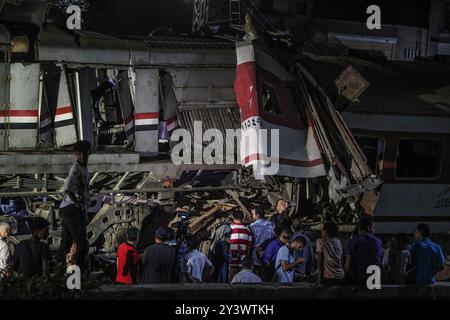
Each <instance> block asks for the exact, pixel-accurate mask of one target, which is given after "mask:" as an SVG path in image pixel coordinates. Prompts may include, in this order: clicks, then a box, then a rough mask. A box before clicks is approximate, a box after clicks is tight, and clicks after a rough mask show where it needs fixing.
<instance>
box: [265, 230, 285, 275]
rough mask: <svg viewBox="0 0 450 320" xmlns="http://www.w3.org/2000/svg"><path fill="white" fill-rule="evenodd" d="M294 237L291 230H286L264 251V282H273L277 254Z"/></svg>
mask: <svg viewBox="0 0 450 320" xmlns="http://www.w3.org/2000/svg"><path fill="white" fill-rule="evenodd" d="M291 237H292V232H291V231H290V230H289V229H285V230H283V231H282V232H281V234H280V236H279V237H278V239H275V240H273V241H272V242H270V243H269V245H268V246H267V248H265V250H264V255H263V259H262V263H263V273H262V278H263V281H264V282H269V281H272V278H273V274H274V272H275V263H276V260H277V254H278V251H279V250H280V248H281V247H283V246H284V245H286V244H287V243H288V242H289V239H291Z"/></svg>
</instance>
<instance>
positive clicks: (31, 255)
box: [0, 141, 445, 286]
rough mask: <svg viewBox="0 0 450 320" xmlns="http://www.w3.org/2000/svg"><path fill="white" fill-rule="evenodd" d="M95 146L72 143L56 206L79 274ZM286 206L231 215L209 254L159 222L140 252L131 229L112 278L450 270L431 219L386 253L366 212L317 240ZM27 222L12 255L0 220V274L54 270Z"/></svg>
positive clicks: (396, 279)
mask: <svg viewBox="0 0 450 320" xmlns="http://www.w3.org/2000/svg"><path fill="white" fill-rule="evenodd" d="M90 148H91V146H90V143H89V142H86V141H80V142H79V143H77V144H76V145H75V146H74V153H75V156H76V159H77V161H76V163H75V164H74V165H73V166H72V168H71V170H70V173H69V176H68V177H67V179H66V182H65V185H64V188H63V189H64V199H63V201H62V202H61V205H60V208H59V215H60V218H61V223H62V240H61V246H60V251H59V255H58V256H59V258H60V261H62V262H63V264H65V265H66V266H67V267H71V266H74V265H76V266H78V267H79V268H80V269H81V271H82V272H84V271H86V266H87V265H88V263H87V261H86V257H88V247H89V243H88V241H87V235H86V225H87V215H86V212H87V208H88V207H89V203H90V190H89V184H90V183H89V177H90V176H89V172H88V170H87V165H88V158H89V154H90ZM288 206H289V205H288V202H287V201H285V200H283V199H280V200H278V201H277V203H276V206H275V211H274V212H273V213H272V214H271V215H270V218H269V219H266V212H265V209H264V208H263V207H260V206H256V207H254V208H253V209H252V211H251V213H252V220H253V222H252V223H250V224H248V225H247V224H245V223H244V221H245V219H244V214H243V213H242V212H240V211H235V212H233V213H232V214H231V216H230V221H229V223H225V224H223V225H221V226H219V227H218V228H217V229H216V230H215V232H214V236H213V239H211V245H210V248H209V249H208V250H207V251H204V250H200V246H199V239H197V238H196V237H195V236H189V237H187V238H186V239H183V241H182V243H181V242H180V241H179V239H177V238H176V236H175V232H174V231H173V230H172V229H170V228H168V227H162V228H159V229H158V230H156V232H155V235H154V244H152V245H150V246H148V247H147V248H146V249H145V250H144V252H143V253H142V252H139V251H138V250H137V248H136V243H137V241H138V237H139V234H140V231H139V230H137V229H136V228H130V229H129V230H127V232H126V241H125V242H124V243H122V244H120V246H119V247H118V249H117V261H116V268H115V271H116V272H115V273H116V275H115V281H116V282H117V283H118V284H124V285H130V284H137V283H173V282H190V283H201V282H217V283H263V282H278V283H293V282H311V281H316V282H317V284H318V285H323V286H336V285H345V284H358V285H366V280H367V277H368V274H367V268H368V267H369V266H378V267H380V268H382V270H383V281H384V282H385V283H392V284H420V285H432V284H434V283H435V282H436V274H437V273H438V272H440V271H441V270H443V269H444V267H445V258H444V254H443V252H442V249H441V247H440V246H439V245H438V244H436V243H434V242H433V241H431V240H430V237H429V236H430V233H431V231H430V227H429V226H428V225H426V224H419V225H418V226H417V229H416V231H415V235H414V239H408V238H405V237H401V236H398V237H396V238H394V239H392V240H391V241H390V242H389V245H388V246H387V248H386V250H383V244H382V241H381V240H380V239H379V238H377V237H376V236H375V235H374V224H373V221H372V219H371V217H369V216H363V217H361V218H360V219H359V221H358V225H357V228H356V230H355V232H354V234H353V235H352V237H351V239H350V240H348V241H345V240H344V239H342V238H341V237H339V229H338V226H337V225H336V224H334V223H333V222H326V223H324V224H323V229H322V231H321V234H320V236H319V237H318V239H316V237H315V236H314V234H312V233H309V234H308V232H306V231H305V230H304V226H303V224H302V220H301V219H300V217H298V216H289V215H288V212H289V210H288V209H289V208H288ZM29 225H30V231H31V233H32V237H31V238H30V239H28V240H24V241H22V242H20V243H19V244H18V245H17V246H16V248H15V250H14V254H12V255H11V251H10V246H9V245H8V242H7V239H8V237H9V234H10V226H9V225H8V224H7V223H0V277H7V276H9V275H10V274H11V273H13V272H17V273H18V274H21V275H23V276H25V277H34V276H47V275H48V274H49V272H50V268H49V265H50V263H49V262H50V261H51V252H50V248H49V246H48V244H47V243H46V242H45V240H46V239H47V238H48V235H49V223H48V221H47V220H45V219H43V218H34V219H32V220H30V223H29ZM203 248H204V247H202V249H203Z"/></svg>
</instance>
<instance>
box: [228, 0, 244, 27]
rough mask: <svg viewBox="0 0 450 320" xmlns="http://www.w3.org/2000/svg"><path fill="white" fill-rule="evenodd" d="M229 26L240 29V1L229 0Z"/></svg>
mask: <svg viewBox="0 0 450 320" xmlns="http://www.w3.org/2000/svg"><path fill="white" fill-rule="evenodd" d="M230 26H231V27H235V28H242V19H241V0H230Z"/></svg>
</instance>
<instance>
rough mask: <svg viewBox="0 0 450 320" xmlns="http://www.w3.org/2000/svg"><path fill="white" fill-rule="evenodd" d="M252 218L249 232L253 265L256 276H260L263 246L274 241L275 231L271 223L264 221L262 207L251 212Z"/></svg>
mask: <svg viewBox="0 0 450 320" xmlns="http://www.w3.org/2000/svg"><path fill="white" fill-rule="evenodd" d="M252 218H253V223H252V224H251V225H250V230H251V231H252V236H253V265H254V269H255V272H256V274H258V275H261V266H262V261H261V260H262V257H263V254H264V250H263V248H264V244H268V241H271V240H274V239H275V230H274V225H273V223H272V222H270V221H267V220H265V219H264V208H263V207H262V206H257V207H255V208H254V209H253V210H252ZM266 246H267V245H266Z"/></svg>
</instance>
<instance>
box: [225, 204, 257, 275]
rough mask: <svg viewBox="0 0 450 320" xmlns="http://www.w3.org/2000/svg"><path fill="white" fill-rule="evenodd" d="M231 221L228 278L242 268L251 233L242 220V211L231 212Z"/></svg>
mask: <svg viewBox="0 0 450 320" xmlns="http://www.w3.org/2000/svg"><path fill="white" fill-rule="evenodd" d="M232 218H233V223H232V224H231V226H230V227H231V237H230V256H231V261H230V268H229V277H228V278H229V279H230V280H231V279H233V277H234V276H235V275H236V274H237V273H238V272H239V271H241V269H242V262H243V261H244V260H245V259H246V258H247V257H249V256H250V249H251V248H252V233H251V231H250V229H249V228H248V227H247V226H245V225H244V224H243V223H242V221H243V220H244V214H243V213H242V212H239V211H237V212H234V213H233V214H232Z"/></svg>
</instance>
